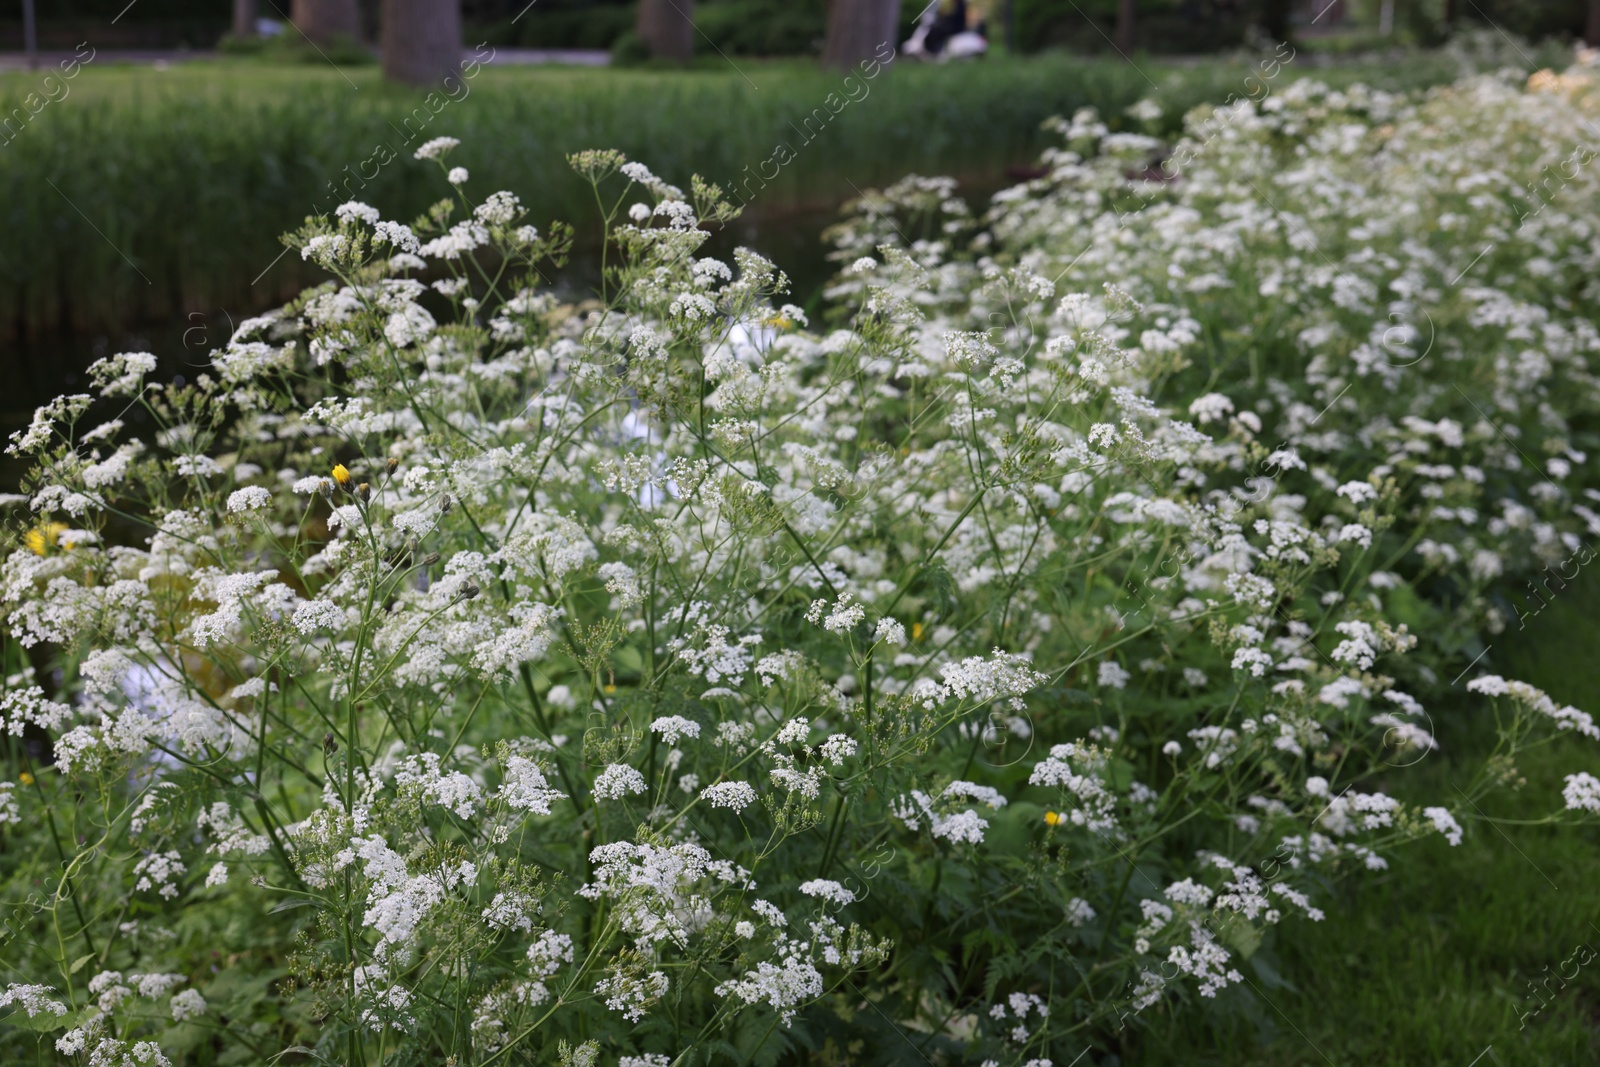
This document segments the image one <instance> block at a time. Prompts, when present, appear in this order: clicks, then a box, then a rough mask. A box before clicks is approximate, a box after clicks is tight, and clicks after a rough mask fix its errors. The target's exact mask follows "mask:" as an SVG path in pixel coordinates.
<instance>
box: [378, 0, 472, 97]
mask: <svg viewBox="0 0 1600 1067" xmlns="http://www.w3.org/2000/svg"><path fill="white" fill-rule="evenodd" d="M380 21H381V23H382V26H381V31H380V43H381V45H382V47H383V76H384V77H385V78H388V79H389V80H390V81H397V82H405V83H406V84H408V85H427V84H430V83H433V84H437V83H439V82H441V81H443V80H444V78H445V76H446V75H448V74H450V73H452V72H454V71H458V70H460V69H461V0H383V14H382V17H381V19H380Z"/></svg>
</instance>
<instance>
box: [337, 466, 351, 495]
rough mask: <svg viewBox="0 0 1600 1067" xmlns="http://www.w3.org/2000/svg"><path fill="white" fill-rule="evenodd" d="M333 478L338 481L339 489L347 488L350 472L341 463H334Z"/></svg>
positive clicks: (348, 486)
mask: <svg viewBox="0 0 1600 1067" xmlns="http://www.w3.org/2000/svg"><path fill="white" fill-rule="evenodd" d="M333 480H334V481H336V482H338V483H339V488H340V489H344V490H347V491H348V490H349V488H350V472H349V471H348V470H346V469H345V466H344V464H343V463H335V464H334V465H333Z"/></svg>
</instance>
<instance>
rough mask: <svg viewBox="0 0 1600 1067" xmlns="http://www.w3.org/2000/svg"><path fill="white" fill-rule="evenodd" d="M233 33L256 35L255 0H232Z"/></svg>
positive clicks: (245, 35)
mask: <svg viewBox="0 0 1600 1067" xmlns="http://www.w3.org/2000/svg"><path fill="white" fill-rule="evenodd" d="M233 35H234V36H235V37H254V36H255V35H256V0H233Z"/></svg>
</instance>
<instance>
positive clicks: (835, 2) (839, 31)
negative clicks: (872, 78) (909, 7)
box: [822, 0, 900, 68]
mask: <svg viewBox="0 0 1600 1067" xmlns="http://www.w3.org/2000/svg"><path fill="white" fill-rule="evenodd" d="M899 36H900V0H829V3H828V38H827V43H825V44H824V45H823V47H822V62H823V63H825V64H827V65H828V66H830V67H841V68H849V67H853V66H855V65H856V64H857V63H859V62H860V61H861V60H863V59H878V60H883V59H884V58H885V56H892V55H894V51H893V50H894V49H897V48H899V45H900V42H899V40H898V38H899Z"/></svg>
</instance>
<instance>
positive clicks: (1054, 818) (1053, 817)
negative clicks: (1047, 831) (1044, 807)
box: [1044, 811, 1061, 826]
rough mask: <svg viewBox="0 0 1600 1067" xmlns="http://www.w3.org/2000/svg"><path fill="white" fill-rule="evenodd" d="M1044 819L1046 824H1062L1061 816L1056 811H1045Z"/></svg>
mask: <svg viewBox="0 0 1600 1067" xmlns="http://www.w3.org/2000/svg"><path fill="white" fill-rule="evenodd" d="M1044 821H1045V822H1046V824H1048V825H1050V826H1060V825H1061V816H1060V815H1058V814H1057V813H1056V812H1053V811H1047V812H1045V813H1044Z"/></svg>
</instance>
